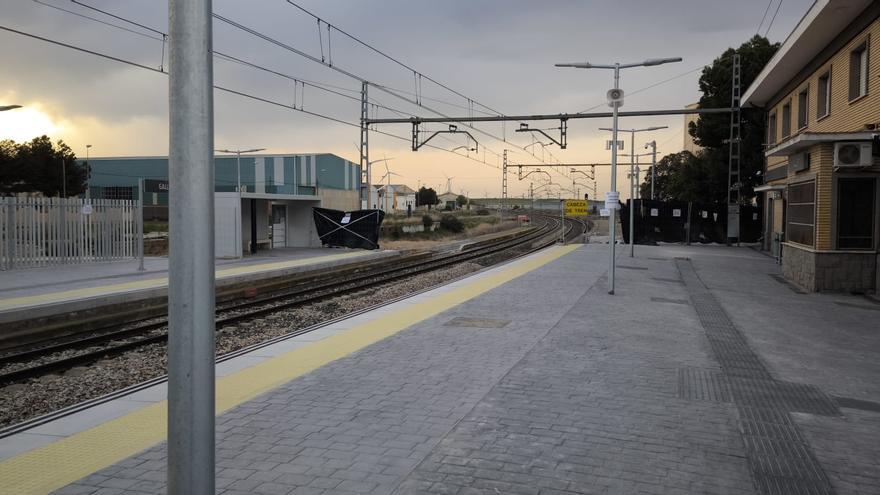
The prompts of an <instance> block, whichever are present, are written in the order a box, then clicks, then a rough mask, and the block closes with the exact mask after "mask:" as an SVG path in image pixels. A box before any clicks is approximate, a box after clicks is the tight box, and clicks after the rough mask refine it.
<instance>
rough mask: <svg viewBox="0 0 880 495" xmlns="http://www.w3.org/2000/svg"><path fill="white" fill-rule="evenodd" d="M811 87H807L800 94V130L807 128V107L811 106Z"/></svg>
mask: <svg viewBox="0 0 880 495" xmlns="http://www.w3.org/2000/svg"><path fill="white" fill-rule="evenodd" d="M809 94H810V87H809V86H807V87H806V88H804V90H803V91H801V92H800V93H798V117H797V119H798V125H797V126H798V130H801V129H803V128H805V127H807V106H808V105H809V103H810V102H809V98H808V96H807V95H809Z"/></svg>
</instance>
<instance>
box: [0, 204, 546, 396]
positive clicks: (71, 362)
mask: <svg viewBox="0 0 880 495" xmlns="http://www.w3.org/2000/svg"><path fill="white" fill-rule="evenodd" d="M550 222H556V220H554V219H553V218H552V217H548V222H545V224H544V225H543V226H542V227H540V228H538V229H536V230H535V231H531V232H528V233H527V234H525V235H522V236H518V237H515V238H513V239H504V240H502V241H500V242H497V243H493V244H490V245H488V246H485V247H480V248H476V249H473V250H470V251H464V252H460V253H453V254H450V255H445V256H440V257H438V258H432V259H430V260H427V261H424V262H421V263H414V264H411V265H408V266H404V267H398V268H393V269H390V270H386V271H385V272H383V273H367V274H363V275H359V276H358V277H355V278H353V279H348V280H345V281H343V282H335V283H329V284H325V285H324V286H323V287H319V288H318V290H316V289H315V287H314V286H311V287H309V288H305V289H301V290H298V291H295V293H289V292H288V293H284V294H281V295H277V296H272V297H271V298H266V299H263V300H260V301H247V302H245V303H243V304H242V305H241V306H237V307H231V308H225V309H224V310H223V311H234V310H238V309H241V307H251V306H254V305H257V304H267V303H271V301H272V300H278V299H285V298H286V299H288V301H286V302H284V303H282V304H277V305H271V306H267V307H263V308H259V309H256V310H253V311H249V312H246V313H241V314H236V315H231V316H227V317H220V318H218V319H217V320H216V328H217V329H218V330H219V329H221V328H223V327H226V326H229V325H231V324H234V323H237V322H240V321H244V320H249V319H253V318H257V317H259V316H264V315H266V314H270V313H273V312H277V311H281V310H284V309H288V308H291V307H294V306H300V305H303V304H308V303H314V302H317V301H320V300H323V299H326V298H329V297H335V296H339V295H343V294H347V293H351V292H356V291H360V290H364V289H367V288H370V287H373V286H377V285H382V284H385V283H388V282H390V281H394V280H397V279H400V278H403V277H406V276H411V275H418V274H422V273H426V272H430V271H434V270H438V269H441V268H446V267H448V266H451V265H454V264H458V263H463V262H466V261H470V260H473V259H476V258H482V257H485V256H490V255H493V254H497V253H499V252H501V251H504V250H508V249H512V248H515V247H517V246H521V245H523V244H526V243H529V242H532V241H534V240H536V239H539V238H541V237H544V236H547V235H550V234H553V233H554V231H555V230H556V227H555V225H551V223H550ZM542 247H544V246H542ZM346 286H348V287H346ZM307 293H308V295H303V294H307ZM296 295H299V296H300V297H297V298H295V299H291V296H296ZM166 324H167V323H166V322H162V321H159V322H154V323H151V324H149V325H148V326H147V328H146V329H144V328H142V329H141V331H142V332H148V331H151V330H155V329H158V328H162V327H164V326H165V325H166ZM126 333H127V334H130V332H129V331H126ZM112 338H113V335H111V336H110V339H112ZM166 339H167V333H161V334H158V335H151V336H146V337H141V338H137V339H134V340H131V341H128V342H122V343H118V344H116V345H114V346H112V347H107V348H103V349H98V350H95V351H87V352H83V353H80V354H75V355H73V356H68V357H65V358H61V359H57V360H53V361H48V362H45V363H40V364H36V365H32V366H26V367H21V368H17V369H13V370H10V371H8V372H0V384H8V383H13V382H18V381H22V380H26V379H29V378H33V377H36V376H42V375H45V374H48V373H51V372H54V371H59V370H65V369H69V368H72V367H74V366H77V365H83V364H89V363H91V362H94V361H97V360H100V359H102V358H105V357H108V356H112V355H116V354H120V353H122V352H126V351H128V350H131V349H135V348H138V347H143V346H145V345H149V344H153V343H160V342H164V341H165V340H166ZM61 345H62V349H59V350H66V349H69V348H71V345H69V344H61ZM74 345H75V344H74ZM65 346H66V347H65ZM56 352H57V351H56ZM46 353H47V352H46V351H45V350H43V352H40V354H44V355H45V354H46ZM28 355H30V356H33V355H34V354H28ZM4 359H6V358H4ZM20 361H21V359H16V360H15V362H20ZM0 362H3V363H5V365H6V366H9V365H10V364H12V362H13V361H12V360H9V359H6V360H5V361H0Z"/></svg>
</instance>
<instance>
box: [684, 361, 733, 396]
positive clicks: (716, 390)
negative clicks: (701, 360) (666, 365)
mask: <svg viewBox="0 0 880 495" xmlns="http://www.w3.org/2000/svg"><path fill="white" fill-rule="evenodd" d="M678 397H679V398H680V399H689V400H711V401H715V402H730V400H731V398H730V391H729V390H728V388H727V382H726V381H725V379H724V375H723V374H722V373H721V372H720V371H712V370H704V369H700V368H679V370H678Z"/></svg>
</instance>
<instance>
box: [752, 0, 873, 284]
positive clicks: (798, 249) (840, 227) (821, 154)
mask: <svg viewBox="0 0 880 495" xmlns="http://www.w3.org/2000/svg"><path fill="white" fill-rule="evenodd" d="M877 46H880V0H873V1H872V0H817V1H816V2H815V3H814V4H813V5H812V7H810V10H809V11H808V12H807V13H806V15H804V17H803V19H801V21H800V22H799V23H798V25H797V26H796V27H795V28H794V31H793V32H792V33H791V34H790V35H789V37H788V38H787V39H786V40H785V42H783V44H782V46H781V47H780V48H779V51H777V52H776V54H775V55H774V56H773V58H772V59H771V60H770V62H768V63H767V65H766V66H765V67H764V68H763V70H762V71H761V72H760V73H759V74H758V76H757V77H756V78H755V80H754V82H753V83H752V85H751V86H750V87H749V88H748V89H747V90H746V92H745V93H743V96H742V100H741V104H742V106H744V107H746V106H758V107H762V108H764V109H765V111H766V118H767V145H766V148H765V153H764V154H765V157H766V160H765V169H764V184H762V185H761V186H759V187H757V188H756V189H755V190H756V191H757V192H761V193H763V198H762V200H763V201H764V212H765V219H764V220H765V221H764V229H765V232H764V239H765V245H764V248H765V249H769V250H771V251H773V252H774V254H776V255H778V256H780V257H781V263H782V271H783V274H784V275H785V277H786V278H787V279H789V280H790V281H792V282H794V283H795V284H797V285H799V286H801V287H802V288H804V289H807V290H810V291H826V290H827V291H871V290H874V291H876V290H877V284H878V282H877V281H878V279H880V255H878V247H880V241H878V239H880V194H878V182H880V157H878V153H880V141H878V135H880V52H878V50H877Z"/></svg>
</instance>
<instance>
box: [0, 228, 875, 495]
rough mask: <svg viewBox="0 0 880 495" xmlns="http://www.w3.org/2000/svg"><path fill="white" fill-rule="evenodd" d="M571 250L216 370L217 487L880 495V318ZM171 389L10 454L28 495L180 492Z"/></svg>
mask: <svg viewBox="0 0 880 495" xmlns="http://www.w3.org/2000/svg"><path fill="white" fill-rule="evenodd" d="M620 251H622V252H621V257H620V258H619V261H618V269H617V290H616V294H615V295H614V296H611V295H608V293H607V290H606V283H607V270H606V268H607V266H606V265H607V245H597V244H590V245H578V246H564V247H563V246H558V247H554V248H550V249H547V250H544V251H541V252H538V253H535V254H532V255H529V256H527V257H524V258H520V259H518V260H516V261H513V262H510V263H507V264H503V265H500V266H496V267H492V268H489V269H486V270H484V271H482V272H479V273H478V274H477V275H475V276H471V277H468V278H465V279H461V280H458V281H455V282H453V283H450V284H447V285H445V286H442V287H440V288H437V289H433V290H430V291H427V292H423V293H421V294H418V295H416V296H414V297H411V298H408V299H404V300H401V301H398V302H394V303H391V304H389V305H385V306H382V307H380V308H378V309H375V310H372V311H368V312H364V313H361V314H358V315H355V316H353V317H350V318H347V319H344V320H340V321H336V322H332V323H331V324H329V325H327V326H324V327H322V328H320V329H317V330H315V331H314V332H311V333H307V334H303V335H300V336H298V337H294V338H292V339H289V340H285V341H280V342H277V343H274V344H272V345H269V346H266V347H262V348H259V349H256V350H255V351H253V352H252V353H250V354H245V355H241V356H239V357H237V358H235V359H233V360H230V361H226V362H223V363H220V364H218V367H217V374H218V379H217V411H218V417H217V438H216V484H217V492H218V493H224V494H229V495H236V494H245V493H265V494H303V493H313V494H314V493H327V494H332V493H339V494H350V493H381V494H386V493H394V494H409V493H454V494H470V493H485V494H493V495H494V494H510V493H522V494H557V495H558V494H574V493H621V494H636V493H646V494H659V493H680V494H686V493H709V494H731V493H732V494H751V493H841V494H843V493H857V494H863V493H864V494H867V493H878V492H880V474H878V473H880V447H878V446H880V359H878V358H880V332H878V331H877V328H878V326H877V321H878V318H877V317H878V310H880V305H877V303H876V302H873V301H872V300H869V299H867V298H864V297H861V296H854V295H843V294H834V295H827V294H804V293H801V292H800V291H798V290H797V289H796V288H794V287H792V286H789V285H787V284H785V283H784V282H781V281H780V280H779V279H778V277H777V276H778V267H777V266H776V265H775V264H774V262H773V260H772V259H770V258H767V257H765V256H763V255H761V254H759V253H756V252H754V251H752V250H750V249H748V248H732V247H723V246H694V247H683V246H681V247H680V246H661V247H643V246H637V247H636V251H635V253H636V256H635V257H634V258H630V257H628V256H626V254H628V252H627V251H626V250H623V249H621V250H620ZM163 387H164V386H163V385H161V384H159V385H155V386H153V387H151V388H148V389H144V390H141V391H139V392H136V393H134V394H132V395H129V396H125V397H120V398H117V399H115V400H114V401H111V402H107V403H105V404H102V405H100V406H97V407H96V408H93V409H91V410H84V411H81V412H79V413H76V414H73V415H70V416H67V417H64V418H60V419H57V420H55V421H52V422H49V423H46V424H42V425H39V426H36V427H35V428H33V429H31V430H28V431H25V432H22V433H18V434H16V435H13V436H10V437H7V438H3V439H0V487H2V488H3V489H6V488H9V487H14V492H15V493H46V492H52V491H53V490H54V491H55V493H59V494H97V493H101V494H110V493H161V492H163V491H164V489H165V463H166V455H165V445H164V443H163V441H164V439H165V431H166V430H165V424H166V420H167V418H166V416H165V408H166V403H165V402H164V399H165V397H164V395H165V391H164V388H163Z"/></svg>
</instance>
